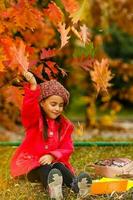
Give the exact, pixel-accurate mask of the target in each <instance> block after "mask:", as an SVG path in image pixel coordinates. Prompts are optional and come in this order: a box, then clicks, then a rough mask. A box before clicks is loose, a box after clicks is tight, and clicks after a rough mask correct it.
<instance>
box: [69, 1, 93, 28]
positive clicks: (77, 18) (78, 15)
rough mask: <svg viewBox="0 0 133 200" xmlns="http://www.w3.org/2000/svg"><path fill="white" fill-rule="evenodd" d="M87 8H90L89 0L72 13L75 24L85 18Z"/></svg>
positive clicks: (71, 16)
mask: <svg viewBox="0 0 133 200" xmlns="http://www.w3.org/2000/svg"><path fill="white" fill-rule="evenodd" d="M87 8H89V4H88V0H84V1H83V3H82V5H81V6H80V8H79V10H78V11H76V12H74V13H72V14H70V18H72V22H73V23H74V24H75V23H77V22H78V21H82V20H84V19H85V17H86V10H88V9H87Z"/></svg>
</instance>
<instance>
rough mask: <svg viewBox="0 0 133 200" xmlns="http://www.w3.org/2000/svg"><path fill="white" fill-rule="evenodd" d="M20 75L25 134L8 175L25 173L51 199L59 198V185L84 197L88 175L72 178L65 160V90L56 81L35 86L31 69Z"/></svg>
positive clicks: (68, 127)
mask: <svg viewBox="0 0 133 200" xmlns="http://www.w3.org/2000/svg"><path fill="white" fill-rule="evenodd" d="M23 75H24V77H25V78H26V80H27V81H28V82H29V83H28V84H27V85H25V87H24V89H25V96H24V100H23V106H22V112H21V116H22V123H23V126H24V127H25V130H26V136H25V139H24V140H23V142H22V144H21V145H20V146H19V147H18V148H17V150H16V152H15V154H14V155H13V158H12V160H11V175H12V177H21V176H22V175H26V176H27V178H28V180H29V181H31V182H34V181H39V182H41V183H42V185H43V187H44V188H45V189H47V188H48V191H49V195H50V198H51V199H52V198H53V199H57V200H60V199H63V194H62V185H66V186H68V187H70V188H72V190H73V191H74V192H76V193H78V194H79V196H80V197H85V196H86V195H87V194H88V188H89V187H88V186H89V185H90V184H91V182H92V181H91V178H90V177H89V175H88V174H86V173H80V175H79V176H78V177H76V176H75V174H74V169H73V167H72V166H71V164H70V163H69V158H70V156H71V154H72V152H73V150H74V147H73V142H72V138H71V134H72V132H73V129H74V126H73V124H72V123H71V122H70V121H69V120H68V119H67V118H65V117H64V116H63V115H62V112H63V109H64V107H65V106H66V105H67V104H68V103H69V96H70V95H69V92H68V91H67V90H66V89H65V88H64V86H63V85H61V84H60V83H59V82H58V81H56V80H50V81H45V82H44V83H41V84H40V85H37V82H36V79H35V77H34V75H33V74H32V73H31V72H28V71H25V72H24V73H23Z"/></svg>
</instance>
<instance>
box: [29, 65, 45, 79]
mask: <svg viewBox="0 0 133 200" xmlns="http://www.w3.org/2000/svg"><path fill="white" fill-rule="evenodd" d="M42 70H43V64H41V65H39V66H38V67H35V68H34V69H33V70H32V71H33V73H34V74H35V75H36V76H37V77H38V78H39V79H41V80H43V81H44V80H45V79H44V78H43V76H42Z"/></svg>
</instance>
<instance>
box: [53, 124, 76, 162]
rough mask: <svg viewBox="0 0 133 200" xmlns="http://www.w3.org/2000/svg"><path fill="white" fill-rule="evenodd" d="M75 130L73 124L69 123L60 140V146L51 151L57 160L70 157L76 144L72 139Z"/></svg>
mask: <svg viewBox="0 0 133 200" xmlns="http://www.w3.org/2000/svg"><path fill="white" fill-rule="evenodd" d="M73 130H74V126H73V124H71V125H69V127H68V128H67V129H66V131H65V134H64V135H63V138H62V139H61V141H60V144H59V147H58V148H57V149H56V150H54V151H51V152H50V154H51V155H53V156H54V157H55V159H56V160H62V159H63V160H64V159H66V158H69V157H70V156H71V154H72V153H73V151H74V145H73V141H72V132H73Z"/></svg>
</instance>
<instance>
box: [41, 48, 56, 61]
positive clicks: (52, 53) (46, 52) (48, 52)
mask: <svg viewBox="0 0 133 200" xmlns="http://www.w3.org/2000/svg"><path fill="white" fill-rule="evenodd" d="M57 53H58V50H57V49H48V50H46V49H45V48H44V49H42V52H41V55H40V59H45V58H51V57H54V56H55V55H56V54H57Z"/></svg>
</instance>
